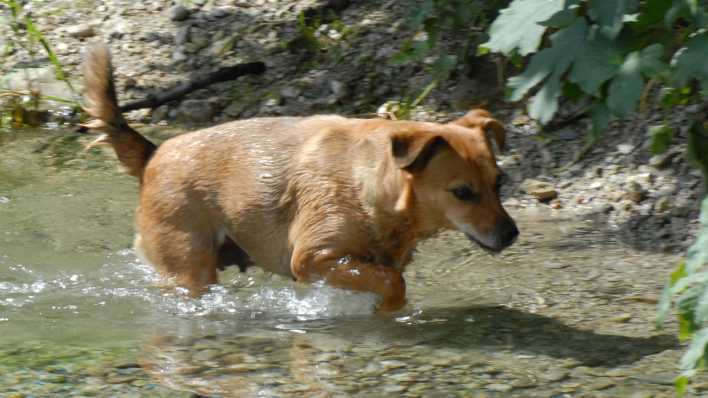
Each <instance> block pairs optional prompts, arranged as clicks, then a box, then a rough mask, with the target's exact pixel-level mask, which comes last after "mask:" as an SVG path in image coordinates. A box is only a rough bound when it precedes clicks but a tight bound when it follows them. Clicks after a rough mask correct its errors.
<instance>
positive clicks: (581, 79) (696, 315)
mask: <svg viewBox="0 0 708 398" xmlns="http://www.w3.org/2000/svg"><path fill="white" fill-rule="evenodd" d="M489 52H494V53H500V54H503V55H505V56H506V57H508V58H509V59H511V61H512V62H513V63H515V64H517V65H518V66H520V67H522V68H523V69H522V71H521V73H519V74H518V75H516V76H513V77H511V78H509V79H508V82H507V89H508V99H509V100H511V101H519V100H522V99H524V98H526V97H529V96H530V100H529V101H528V105H527V109H528V113H529V115H530V116H531V117H533V118H534V119H537V120H538V121H539V122H540V123H541V124H542V125H545V124H547V123H549V122H550V121H551V119H552V118H553V117H554V115H555V114H556V112H557V110H558V103H559V100H560V98H561V97H563V98H565V99H566V100H570V101H574V102H576V103H579V104H580V105H581V108H582V109H584V112H587V113H589V115H590V116H591V119H592V128H591V131H590V135H589V137H590V141H591V142H594V141H595V140H596V139H597V137H599V136H600V135H601V134H602V133H603V132H604V130H605V129H606V127H607V126H608V124H609V122H610V121H611V119H612V118H622V117H626V116H629V115H630V114H632V113H634V112H635V111H637V110H646V109H647V107H648V106H649V104H648V102H649V98H650V97H651V95H650V94H651V93H653V92H654V90H658V91H659V92H660V95H659V96H658V97H659V101H656V103H655V104H654V105H657V106H659V105H660V106H663V107H665V108H668V109H670V108H673V107H675V106H677V105H685V104H688V103H691V102H702V103H704V104H705V102H706V101H707V100H708V63H707V62H706V60H708V10H707V8H706V2H705V1H699V0H675V1H671V0H645V1H639V0H618V1H602V0H584V1H581V0H514V1H513V2H512V3H511V4H510V5H509V7H508V8H506V9H504V10H502V11H501V13H500V15H499V17H498V18H497V19H496V20H495V21H494V22H493V23H492V25H491V27H490V29H489V41H487V42H486V43H484V44H482V45H481V46H480V47H479V49H478V54H486V53H489ZM524 57H526V58H524ZM525 61H526V62H525ZM524 64H525V66H523V65H524ZM701 113H702V114H703V115H701V116H698V117H696V119H695V120H693V121H692V123H691V127H690V129H689V130H688V135H689V139H688V145H687V148H688V149H687V150H688V155H689V158H690V159H691V160H692V161H693V162H694V163H695V164H696V165H697V166H698V167H699V168H700V169H701V170H702V171H703V173H704V177H705V179H706V180H707V181H708V132H706V125H705V124H704V123H705V121H704V120H702V119H700V118H701V117H703V118H704V117H705V113H708V107H705V106H704V109H703V112H701ZM648 134H649V136H650V140H651V141H650V149H651V151H652V152H653V153H661V152H663V151H665V150H666V149H667V148H668V147H669V146H670V145H671V143H672V141H674V137H673V131H672V130H671V129H670V128H669V127H667V126H666V125H665V124H663V125H658V126H652V127H650V128H649V131H648ZM700 217H701V223H702V228H701V231H700V232H699V234H698V237H697V239H696V241H695V243H694V244H693V245H692V246H691V248H690V249H689V250H688V252H687V254H686V259H685V261H684V262H682V263H681V265H680V266H679V268H678V269H677V270H676V271H675V272H674V273H672V275H671V278H670V281H669V282H668V283H667V286H666V288H665V289H664V292H663V295H662V299H661V301H660V304H659V308H658V312H657V313H658V316H657V325H658V326H661V325H662V324H663V322H664V320H665V319H666V316H667V314H668V313H669V311H670V310H671V308H672V304H675V307H676V309H677V312H678V315H679V324H680V338H681V339H682V340H687V339H691V343H690V345H689V348H688V350H687V352H686V353H685V355H684V356H683V358H682V359H681V363H680V366H681V370H682V373H681V375H680V376H679V377H677V378H676V388H677V391H678V392H679V393H683V392H684V391H685V388H686V386H687V384H688V381H689V378H690V377H691V376H692V375H693V374H695V373H696V372H697V371H698V370H699V369H701V368H705V366H706V364H707V363H708V351H707V348H708V198H706V199H704V200H703V203H702V207H701V216H700Z"/></svg>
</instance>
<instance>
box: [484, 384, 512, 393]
mask: <svg viewBox="0 0 708 398" xmlns="http://www.w3.org/2000/svg"><path fill="white" fill-rule="evenodd" d="M484 388H486V389H487V390H489V391H494V392H507V391H511V389H513V388H514V387H512V386H510V385H508V384H502V383H492V384H487V385H486V386H484Z"/></svg>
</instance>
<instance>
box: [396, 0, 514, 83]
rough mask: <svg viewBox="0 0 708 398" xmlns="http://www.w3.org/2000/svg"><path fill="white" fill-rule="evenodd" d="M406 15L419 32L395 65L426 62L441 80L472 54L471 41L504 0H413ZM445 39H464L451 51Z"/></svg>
mask: <svg viewBox="0 0 708 398" xmlns="http://www.w3.org/2000/svg"><path fill="white" fill-rule="evenodd" d="M412 3H413V4H411V6H410V7H409V9H410V10H411V13H410V14H409V15H408V17H407V18H406V20H407V23H408V25H409V27H410V28H411V29H412V30H413V31H414V32H416V34H415V35H414V36H413V37H412V38H410V39H408V40H406V41H405V42H404V43H403V45H402V48H401V49H400V51H399V52H398V53H397V54H395V55H394V56H393V58H392V60H391V62H392V63H393V64H394V65H401V64H407V63H423V64H425V65H426V67H427V68H428V70H429V71H430V72H431V74H432V76H433V79H434V80H437V81H441V80H445V79H447V78H448V77H449V76H450V74H451V73H452V72H453V71H454V70H455V68H456V67H457V66H458V65H460V64H461V63H464V62H465V61H466V60H467V58H468V55H469V54H468V51H469V48H470V43H471V41H472V40H473V39H474V38H475V37H476V35H477V34H478V33H479V32H480V31H481V27H483V26H486V25H487V18H488V14H489V12H490V11H491V10H495V9H498V8H499V3H501V2H500V1H481V0H423V1H412ZM443 39H447V40H453V41H461V42H462V43H461V45H456V46H455V47H456V48H457V51H449V50H448V49H447V48H445V46H444V45H443V44H442V42H443Z"/></svg>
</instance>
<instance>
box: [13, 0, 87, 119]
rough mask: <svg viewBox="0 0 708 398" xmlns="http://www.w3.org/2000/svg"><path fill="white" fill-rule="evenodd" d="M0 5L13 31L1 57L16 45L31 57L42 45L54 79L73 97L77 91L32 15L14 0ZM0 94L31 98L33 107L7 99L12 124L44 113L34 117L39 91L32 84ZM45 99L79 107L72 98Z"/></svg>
mask: <svg viewBox="0 0 708 398" xmlns="http://www.w3.org/2000/svg"><path fill="white" fill-rule="evenodd" d="M0 4H4V5H5V6H7V8H8V11H9V18H4V17H3V18H2V20H4V21H5V22H6V23H7V25H8V26H9V27H10V29H11V30H12V32H13V36H12V37H9V38H8V40H7V42H6V44H5V48H4V49H3V56H6V55H7V54H9V53H11V52H12V51H13V50H14V49H16V48H21V49H23V50H24V51H26V52H27V53H28V54H29V55H30V57H31V58H33V59H34V58H36V55H37V52H38V50H37V47H38V46H39V47H41V49H42V50H43V51H44V53H45V54H46V55H47V57H48V58H49V62H50V63H51V64H52V67H53V69H54V74H55V76H56V78H57V80H59V81H63V82H64V83H65V84H66V86H67V88H68V89H69V91H70V92H71V94H72V97H73V98H76V97H77V93H76V90H75V89H74V87H73V85H72V84H71V81H70V80H69V79H68V76H67V74H66V72H65V71H64V67H63V66H62V64H61V62H60V61H59V57H58V56H57V54H56V52H54V50H53V49H52V47H51V45H50V44H49V41H48V40H47V39H46V38H45V37H44V35H43V34H42V32H41V31H40V30H39V28H38V27H37V25H36V24H35V23H34V20H33V19H32V17H31V15H29V14H25V15H23V9H22V7H21V5H20V3H18V2H17V1H16V0H0ZM1 94H3V96H6V97H13V98H14V97H27V98H30V101H29V102H28V103H29V104H32V105H33V109H28V108H27V107H26V106H25V104H24V103H23V102H22V101H19V100H17V99H16V98H15V100H12V101H10V105H11V106H10V108H11V114H12V121H13V124H14V125H16V126H17V125H22V124H25V123H27V124H35V122H37V121H40V120H42V118H43V116H42V117H38V116H37V115H41V114H42V113H41V112H39V111H38V110H37V106H38V103H39V99H40V96H41V93H39V92H37V91H35V90H33V89H32V87H31V86H30V87H28V89H27V92H16V91H4V92H2V93H1ZM45 98H47V99H51V100H53V101H57V100H58V101H59V102H65V103H70V104H71V105H72V106H73V107H74V108H78V106H79V105H78V102H77V101H76V100H74V99H72V100H65V99H61V98H49V97H45Z"/></svg>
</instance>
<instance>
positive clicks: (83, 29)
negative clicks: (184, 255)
mask: <svg viewBox="0 0 708 398" xmlns="http://www.w3.org/2000/svg"><path fill="white" fill-rule="evenodd" d="M66 33H67V34H68V35H69V36H71V37H74V38H76V39H86V38H88V37H93V36H95V35H96V31H95V30H94V29H93V26H91V25H88V24H78V25H73V26H70V27H68V28H67V29H66Z"/></svg>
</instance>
